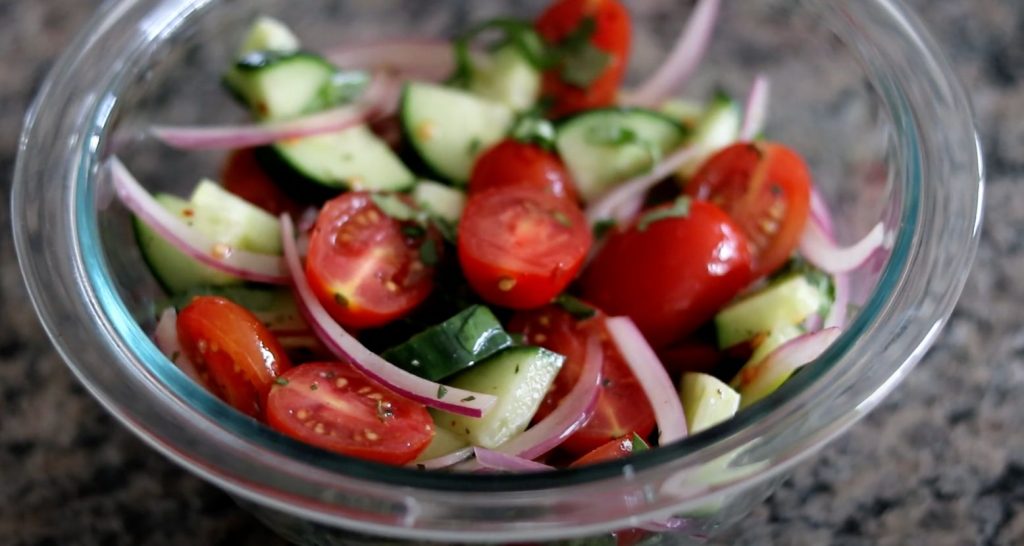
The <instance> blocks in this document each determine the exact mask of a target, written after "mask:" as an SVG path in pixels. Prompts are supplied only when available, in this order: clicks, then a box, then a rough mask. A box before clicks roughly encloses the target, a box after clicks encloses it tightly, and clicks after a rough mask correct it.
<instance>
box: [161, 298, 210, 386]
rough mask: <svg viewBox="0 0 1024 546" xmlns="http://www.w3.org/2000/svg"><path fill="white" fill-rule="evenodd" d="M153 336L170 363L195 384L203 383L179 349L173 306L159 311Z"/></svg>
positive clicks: (183, 352)
mask: <svg viewBox="0 0 1024 546" xmlns="http://www.w3.org/2000/svg"><path fill="white" fill-rule="evenodd" d="M153 337H154V338H155V339H156V346H157V348H158V349H160V352H161V353H163V354H164V356H166V357H167V359H168V360H170V361H171V363H172V364H174V365H175V366H177V367H178V369H179V370H181V371H182V372H184V373H185V375H187V376H189V377H190V378H191V379H192V380H193V381H195V382H196V383H197V384H199V385H202V384H203V381H202V380H201V379H199V371H197V370H196V366H195V364H193V363H192V361H191V360H189V358H188V356H187V355H186V354H185V351H183V350H182V349H181V341H180V340H179V339H178V312H177V311H175V310H174V308H173V307H168V308H167V309H164V312H163V313H160V320H159V321H157V323H156V331H155V332H154V336H153Z"/></svg>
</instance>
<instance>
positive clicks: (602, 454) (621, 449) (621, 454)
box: [569, 434, 633, 468]
mask: <svg viewBox="0 0 1024 546" xmlns="http://www.w3.org/2000/svg"><path fill="white" fill-rule="evenodd" d="M632 454H633V435H632V434H627V435H626V436H625V437H623V438H619V439H617V440H612V441H610V442H608V443H607V444H604V445H602V446H601V447H598V448H597V449H595V450H593V451H591V452H590V453H587V454H586V455H584V456H582V457H580V458H579V459H576V461H575V462H574V463H572V464H571V465H569V468H576V467H580V466H587V465H591V464H597V463H603V462H606V461H615V460H618V459H622V458H625V457H627V456H629V455H632Z"/></svg>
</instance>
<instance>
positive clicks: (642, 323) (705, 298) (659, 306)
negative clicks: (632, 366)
mask: <svg viewBox="0 0 1024 546" xmlns="http://www.w3.org/2000/svg"><path fill="white" fill-rule="evenodd" d="M668 207H669V205H664V206H662V207H659V208H656V209H652V210H653V212H664V211H665V210H666V209H667V208H668ZM650 213H651V212H650V211H649V212H648V213H647V214H650ZM645 216H646V214H645ZM750 267H751V266H750V250H749V246H748V244H747V241H746V237H745V236H744V235H743V232H742V231H741V230H740V228H739V227H738V226H737V225H736V224H735V223H734V222H733V221H732V219H730V218H729V216H728V215H727V214H725V213H724V212H722V211H721V210H720V209H719V208H718V207H716V206H714V205H711V204H708V203H704V202H700V201H693V202H692V203H690V207H689V211H688V213H686V214H685V215H683V216H673V217H668V218H664V219H661V220H657V221H654V222H652V223H650V224H649V225H647V224H645V223H644V222H643V221H642V218H641V221H640V222H636V223H635V224H634V225H633V226H631V227H630V228H628V229H626V230H619V231H615V232H613V233H612V234H611V235H610V236H609V237H608V239H607V241H606V243H605V245H604V247H603V248H602V249H601V252H600V253H598V255H597V257H596V258H594V261H593V262H592V263H591V264H590V267H589V268H588V269H587V270H586V271H585V272H584V274H583V278H582V280H581V287H582V290H583V297H584V298H585V299H587V300H588V301H590V302H592V303H594V304H595V305H597V306H598V307H599V308H600V309H602V310H603V311H605V312H606V313H608V314H610V315H625V316H628V317H630V318H631V319H633V321H634V322H635V323H636V325H637V327H638V328H640V331H641V332H643V334H644V336H645V337H646V338H647V341H648V342H650V343H651V345H652V346H653V347H654V348H656V349H657V348H662V347H665V346H667V345H668V344H670V343H672V342H673V341H676V340H680V339H682V338H684V337H686V336H687V335H689V334H691V333H693V332H694V330H696V329H697V328H698V327H699V326H700V325H701V324H703V323H704V322H706V321H708V320H709V319H711V318H712V317H713V316H714V314H715V313H716V312H717V311H718V310H719V309H720V308H721V307H722V306H723V305H725V304H726V303H728V302H729V301H730V300H732V299H733V298H734V297H735V296H736V295H737V294H739V292H740V291H741V290H742V289H743V288H744V287H746V286H747V285H748V284H749V283H750V281H751V280H752V277H751V270H750Z"/></svg>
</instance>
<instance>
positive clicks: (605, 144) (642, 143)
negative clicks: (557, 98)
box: [555, 108, 686, 201]
mask: <svg viewBox="0 0 1024 546" xmlns="http://www.w3.org/2000/svg"><path fill="white" fill-rule="evenodd" d="M685 138H686V130H685V129H684V128H683V126H682V125H680V124H678V123H676V122H675V121H674V120H672V119H670V118H668V117H666V116H664V115H662V114H659V113H658V112H654V111H651V110H642V109H638V108H633V109H620V108H609V109H604V110H592V111H590V112H586V113H583V114H580V115H578V116H575V117H573V118H570V119H569V120H568V121H565V122H564V123H562V124H561V125H560V126H559V128H558V135H557V137H556V141H555V142H556V146H557V147H558V152H559V154H560V155H561V156H562V160H563V161H565V164H566V166H567V167H568V168H569V171H570V173H571V174H572V176H573V180H574V181H575V182H576V189H577V190H579V193H580V195H581V196H582V197H583V199H584V200H587V201H591V200H593V199H595V198H597V197H598V196H600V195H601V194H603V193H605V192H606V191H607V190H608V189H609V188H611V187H612V186H614V185H615V184H618V183H619V182H623V181H625V180H628V179H629V178H632V177H634V176H637V175H640V174H642V173H643V172H645V171H647V170H649V169H650V168H651V167H652V166H653V165H654V164H656V163H657V161H658V159H659V158H660V157H661V156H662V155H665V154H667V153H669V152H671V151H672V150H674V149H675V148H677V147H679V145H680V144H682V143H683V140H684V139H685Z"/></svg>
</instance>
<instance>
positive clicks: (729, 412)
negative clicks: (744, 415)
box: [679, 372, 740, 434]
mask: <svg viewBox="0 0 1024 546" xmlns="http://www.w3.org/2000/svg"><path fill="white" fill-rule="evenodd" d="M679 396H680V398H681V399H682V401H683V413H684V414H685V415H686V427H687V429H688V430H689V431H690V434H696V433H698V432H700V431H702V430H706V429H709V428H711V427H713V426H715V425H717V424H719V423H721V422H723V421H727V420H729V419H732V417H733V416H734V415H736V411H737V410H739V407H740V395H739V393H737V392H736V391H734V390H732V388H730V387H729V385H726V384H725V383H723V382H721V381H720V380H719V379H718V378H716V377H713V376H710V375H707V374H702V373H690V372H688V373H684V374H683V378H682V381H681V382H680V385H679Z"/></svg>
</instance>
